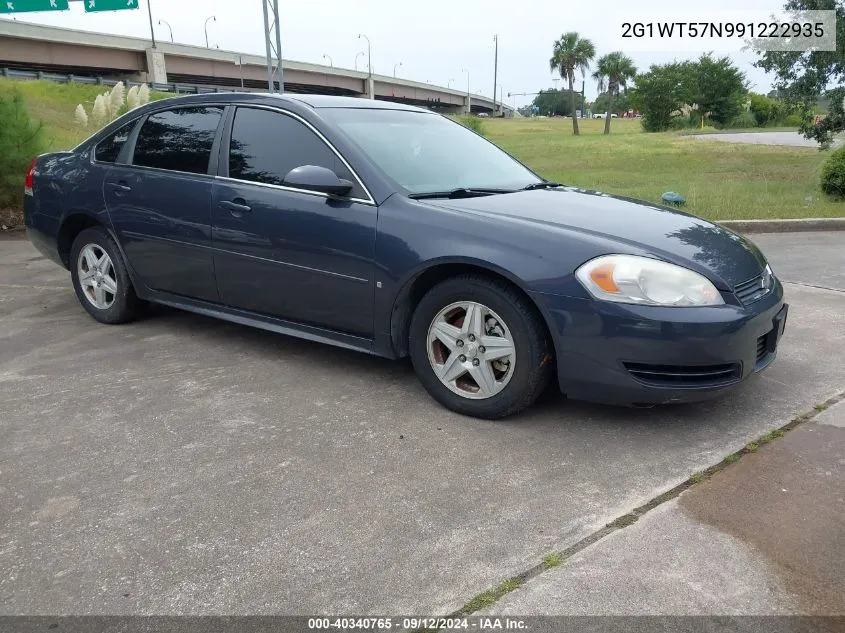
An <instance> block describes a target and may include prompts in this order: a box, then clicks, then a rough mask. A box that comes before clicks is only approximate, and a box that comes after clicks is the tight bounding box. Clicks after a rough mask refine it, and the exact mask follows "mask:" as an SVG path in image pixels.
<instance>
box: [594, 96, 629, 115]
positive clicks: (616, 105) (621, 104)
mask: <svg viewBox="0 0 845 633" xmlns="http://www.w3.org/2000/svg"><path fill="white" fill-rule="evenodd" d="M632 109H633V106H632V105H631V98H630V95H629V94H628V93H627V92H623V93H621V94H619V95H618V96H616V97H614V98H613V101H612V103H611V99H610V95H608V94H607V93H606V92H602V93H601V94H600V95H599V96H598V97H596V100H595V101H593V102H592V103H591V104H590V110H592V111H593V112H611V113H612V114H622V113H623V112H627V111H628V110H632Z"/></svg>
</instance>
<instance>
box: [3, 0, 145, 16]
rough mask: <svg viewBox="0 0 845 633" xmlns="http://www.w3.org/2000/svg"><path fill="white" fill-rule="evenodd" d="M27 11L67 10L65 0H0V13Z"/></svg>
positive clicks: (135, 0) (134, 0)
mask: <svg viewBox="0 0 845 633" xmlns="http://www.w3.org/2000/svg"><path fill="white" fill-rule="evenodd" d="M132 1H133V2H137V1H138V0H132ZM29 11H67V0H0V13H25V12H29Z"/></svg>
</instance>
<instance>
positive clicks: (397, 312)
mask: <svg viewBox="0 0 845 633" xmlns="http://www.w3.org/2000/svg"><path fill="white" fill-rule="evenodd" d="M467 273H471V274H477V275H481V276H484V277H487V278H489V279H494V280H497V281H501V282H504V283H506V284H508V285H509V286H511V287H512V288H513V289H514V290H516V291H517V292H518V293H520V294H521V295H523V296H524V297H525V298H526V299H527V300H528V303H529V304H530V305H531V306H532V307H533V308H534V309H535V310H536V311H537V316H539V317H540V322H541V323H542V324H543V327H544V328H545V330H546V336H547V337H549V341H550V342H551V336H550V335H549V328H548V325H547V324H546V320H545V319H544V318H543V315H542V314H541V313H540V309H539V308H538V307H537V304H536V303H535V302H534V300H533V299H532V298H531V297H530V296H529V295H528V293H526V292H525V291H524V290H523V289H522V288H520V287H519V286H518V285H517V284H515V283H514V282H513V281H511V280H510V279H508V278H507V277H505V276H504V275H501V274H499V273H496V272H493V271H492V270H490V269H488V268H484V267H482V266H475V265H473V264H439V265H437V266H432V267H431V268H428V269H426V270H424V271H423V272H422V273H420V274H419V275H418V276H417V277H415V278H414V279H412V280H411V281H410V282H408V283H407V284H406V285H405V287H404V288H402V290H401V291H400V292H399V296H398V297H397V299H396V303H395V304H394V306H393V313H392V314H391V317H390V336H391V339H392V343H393V350H394V352H395V353H396V355H397V357H399V358H402V357H404V356H407V355H408V335H409V331H410V329H411V317H412V316H413V314H414V309H415V308H416V307H417V304H418V303H419V302H420V300H421V299H422V298H423V297H424V296H425V294H426V293H427V292H428V291H429V290H431V289H432V288H433V287H434V286H436V285H437V284H439V283H440V282H442V281H445V280H446V279H449V278H451V277H457V276H458V275H466V274H467Z"/></svg>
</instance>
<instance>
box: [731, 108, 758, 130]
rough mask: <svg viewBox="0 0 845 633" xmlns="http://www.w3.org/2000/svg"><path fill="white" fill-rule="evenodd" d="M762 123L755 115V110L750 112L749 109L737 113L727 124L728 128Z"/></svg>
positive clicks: (746, 126)
mask: <svg viewBox="0 0 845 633" xmlns="http://www.w3.org/2000/svg"><path fill="white" fill-rule="evenodd" d="M758 125H761V123H760V122H759V119H757V117H755V116H754V113H753V112H749V111H748V110H746V111H744V112H741V113H740V114H738V115H736V116H735V117H734V118H733V119H731V122H730V123H729V124H728V125H727V126H726V127H728V128H748V127H757V126H758Z"/></svg>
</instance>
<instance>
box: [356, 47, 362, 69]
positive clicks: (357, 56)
mask: <svg viewBox="0 0 845 633" xmlns="http://www.w3.org/2000/svg"><path fill="white" fill-rule="evenodd" d="M363 54H364V51H361V52H360V53H358V54H357V55H355V70H358V58H359V57H361V55H363Z"/></svg>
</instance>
